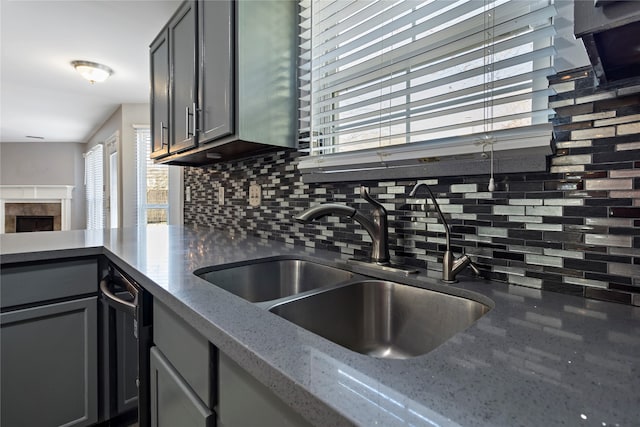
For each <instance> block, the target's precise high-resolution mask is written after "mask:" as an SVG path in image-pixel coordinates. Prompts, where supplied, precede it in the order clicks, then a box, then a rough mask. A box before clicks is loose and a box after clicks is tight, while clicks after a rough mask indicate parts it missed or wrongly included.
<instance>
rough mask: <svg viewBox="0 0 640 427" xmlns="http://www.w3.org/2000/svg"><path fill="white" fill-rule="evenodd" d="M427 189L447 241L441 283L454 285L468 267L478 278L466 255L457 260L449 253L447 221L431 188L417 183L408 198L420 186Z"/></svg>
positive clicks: (474, 267) (449, 243)
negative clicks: (457, 276)
mask: <svg viewBox="0 0 640 427" xmlns="http://www.w3.org/2000/svg"><path fill="white" fill-rule="evenodd" d="M423 185H424V186H425V187H427V191H429V195H430V196H431V200H432V201H433V206H435V208H436V211H437V212H438V216H439V217H440V221H442V225H444V233H445V236H446V240H447V249H446V250H445V251H444V256H443V258H442V281H443V282H445V283H456V282H457V281H458V280H456V275H457V274H458V273H460V271H462V269H464V268H465V267H467V266H469V268H471V269H472V270H473V272H474V273H475V274H476V275H477V276H479V275H480V270H478V268H477V267H476V266H475V265H474V264H473V262H472V261H471V258H469V256H468V255H465V254H462V255H461V256H460V257H459V258H455V257H454V256H453V252H451V237H450V235H449V233H450V230H449V224H448V223H447V220H446V219H445V218H444V215H443V214H442V211H441V210H440V205H438V202H437V201H436V197H435V196H434V195H433V192H432V191H431V188H430V187H429V186H428V185H427V184H425V183H424V182H419V183H417V184H416V185H415V186H414V187H413V189H412V190H411V192H409V196H411V197H414V196H415V195H416V192H417V191H418V189H419V188H420V186H423Z"/></svg>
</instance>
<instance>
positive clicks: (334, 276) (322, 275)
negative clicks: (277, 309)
mask: <svg viewBox="0 0 640 427" xmlns="http://www.w3.org/2000/svg"><path fill="white" fill-rule="evenodd" d="M194 274H195V275H196V276H199V277H201V278H203V279H204V280H206V281H208V282H210V283H211V284H213V285H215V286H218V287H220V288H222V289H224V290H226V291H228V292H231V293H232V294H235V295H237V296H239V297H242V298H244V299H246V300H247V301H250V302H263V301H271V300H276V299H280V298H284V297H288V296H291V295H296V294H299V293H301V292H306V291H310V290H313V289H316V288H320V287H323V286H329V285H337V284H339V283H342V282H345V281H347V280H350V279H352V278H353V277H354V276H355V275H354V274H353V273H351V272H350V271H346V270H341V269H339V268H334V267H330V266H327V265H323V264H319V263H316V262H313V261H308V260H303V259H264V260H253V261H249V262H244V263H237V264H232V265H223V266H217V267H206V268H202V269H199V270H196V271H195V272H194Z"/></svg>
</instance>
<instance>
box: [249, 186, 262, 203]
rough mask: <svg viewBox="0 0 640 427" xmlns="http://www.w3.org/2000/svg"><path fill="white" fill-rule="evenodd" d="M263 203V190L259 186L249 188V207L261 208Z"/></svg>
mask: <svg viewBox="0 0 640 427" xmlns="http://www.w3.org/2000/svg"><path fill="white" fill-rule="evenodd" d="M261 202H262V188H261V187H260V186H259V185H258V184H252V185H250V186H249V206H253V207H256V206H260V203H261Z"/></svg>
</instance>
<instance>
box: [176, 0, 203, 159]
mask: <svg viewBox="0 0 640 427" xmlns="http://www.w3.org/2000/svg"><path fill="white" fill-rule="evenodd" d="M196 24H197V12H196V3H195V2H191V1H190V2H186V3H184V4H183V5H182V6H181V7H180V9H179V10H178V12H177V13H176V14H175V15H174V17H173V19H172V20H171V22H170V23H169V41H170V56H171V59H170V64H171V92H170V93H171V97H170V103H171V109H170V114H171V124H172V129H171V142H170V147H169V151H170V152H171V153H175V152H178V151H183V150H186V149H188V148H192V147H195V146H196V143H197V125H198V124H197V122H196V121H197V114H196V111H195V109H196V108H197V106H196V94H197V91H198V88H197V77H198V76H197V73H196V64H197V54H196V53H197V51H196V40H197V32H196V31H197V25H196Z"/></svg>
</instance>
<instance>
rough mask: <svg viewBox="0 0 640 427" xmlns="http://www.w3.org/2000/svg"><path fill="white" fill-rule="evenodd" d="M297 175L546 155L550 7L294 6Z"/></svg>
mask: <svg viewBox="0 0 640 427" xmlns="http://www.w3.org/2000/svg"><path fill="white" fill-rule="evenodd" d="M301 6H302V12H301V43H302V44H301V51H302V53H301V76H300V79H301V116H302V117H301V131H302V132H305V131H306V133H308V135H310V137H309V139H308V141H309V146H310V147H309V152H310V155H309V156H307V157H304V158H303V159H302V160H301V162H300V165H299V167H300V169H301V170H302V171H303V172H321V173H326V172H331V171H344V170H346V169H349V168H354V167H357V168H361V169H365V168H379V167H381V166H382V167H389V166H393V165H411V164H419V163H420V162H421V161H425V158H430V157H435V156H446V155H461V154H468V153H477V154H480V153H482V152H483V151H484V150H485V149H486V148H487V146H490V148H491V150H493V149H495V150H508V149H513V148H531V147H545V149H546V150H547V151H548V153H547V154H550V139H551V125H550V124H549V123H548V118H549V115H550V114H553V111H552V110H549V109H548V107H547V99H548V97H549V95H550V94H552V92H551V91H550V90H549V89H548V88H547V79H546V77H547V76H549V75H552V74H554V73H555V71H554V70H553V68H552V66H551V65H552V64H551V63H552V57H553V55H554V54H555V50H554V47H553V36H554V34H555V30H554V28H553V25H552V18H553V16H554V15H555V8H554V6H553V5H551V4H550V1H549V0H484V1H483V0H457V1H442V0H426V1H418V0H397V1H389V0H379V1H365V0H354V1H343V0H303V1H302V2H301Z"/></svg>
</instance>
